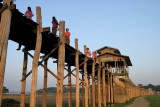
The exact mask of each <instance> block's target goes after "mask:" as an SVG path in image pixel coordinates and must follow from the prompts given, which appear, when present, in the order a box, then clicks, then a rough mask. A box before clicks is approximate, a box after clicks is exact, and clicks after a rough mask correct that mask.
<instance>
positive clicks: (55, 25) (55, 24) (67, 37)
mask: <svg viewBox="0 0 160 107" xmlns="http://www.w3.org/2000/svg"><path fill="white" fill-rule="evenodd" d="M2 1H3V0H0V2H2ZM2 6H3V5H2ZM0 8H1V4H0ZM24 16H26V18H27V19H30V20H32V17H33V16H34V14H33V12H32V9H31V7H28V9H27V11H26V12H25V14H24ZM52 25H53V26H52V33H53V35H56V34H57V31H58V30H59V29H58V25H59V24H58V21H57V19H56V18H55V17H54V16H53V17H52ZM70 35H71V33H70V32H69V28H66V32H65V40H66V44H70ZM21 46H22V44H21V43H19V46H18V48H17V49H16V50H20V49H21Z"/></svg>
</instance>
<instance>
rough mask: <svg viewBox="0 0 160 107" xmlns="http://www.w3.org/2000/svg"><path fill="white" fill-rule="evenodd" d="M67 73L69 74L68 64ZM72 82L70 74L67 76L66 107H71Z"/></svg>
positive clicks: (69, 67)
mask: <svg viewBox="0 0 160 107" xmlns="http://www.w3.org/2000/svg"><path fill="white" fill-rule="evenodd" d="M68 72H69V73H70V72H71V66H70V65H69V64H68ZM71 86H72V81H71V74H69V75H68V107H72V87H71Z"/></svg>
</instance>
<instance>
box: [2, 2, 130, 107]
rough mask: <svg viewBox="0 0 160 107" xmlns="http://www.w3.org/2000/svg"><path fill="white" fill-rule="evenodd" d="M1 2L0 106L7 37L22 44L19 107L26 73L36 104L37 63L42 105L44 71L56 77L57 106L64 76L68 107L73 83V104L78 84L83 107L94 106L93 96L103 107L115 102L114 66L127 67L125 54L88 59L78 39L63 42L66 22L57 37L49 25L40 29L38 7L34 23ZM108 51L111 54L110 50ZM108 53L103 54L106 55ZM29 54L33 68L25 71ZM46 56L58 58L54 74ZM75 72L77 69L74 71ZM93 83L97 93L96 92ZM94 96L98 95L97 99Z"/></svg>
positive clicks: (45, 92) (11, 4)
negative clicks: (41, 75)
mask: <svg viewBox="0 0 160 107" xmlns="http://www.w3.org/2000/svg"><path fill="white" fill-rule="evenodd" d="M3 4H4V5H3V8H1V10H0V14H1V17H0V19H1V22H0V106H1V100H2V91H3V82H4V73H5V65H6V54H7V45H8V40H12V41H14V42H17V43H20V44H22V45H23V46H24V47H25V48H24V49H23V52H24V62H23V75H22V80H21V82H22V86H21V103H20V106H21V107H24V103H25V87H26V78H27V77H28V76H29V75H32V83H31V97H30V107H35V106H36V86H37V67H38V66H42V67H43V68H44V90H43V107H46V96H47V91H46V90H47V72H48V73H50V74H51V75H52V76H54V77H55V78H56V79H57V94H56V107H62V102H63V101H62V99H63V86H64V85H63V80H64V79H65V78H67V77H68V85H65V86H68V90H69V94H68V98H69V102H68V104H69V107H71V86H76V107H79V103H80V102H79V101H80V99H79V87H80V86H81V87H82V103H83V105H85V107H88V104H91V103H92V106H93V107H95V103H96V99H97V100H98V101H97V103H98V107H101V103H103V104H104V106H106V103H114V86H113V82H114V71H115V72H116V69H117V68H118V66H117V64H119V65H121V67H122V66H124V67H123V69H125V67H126V66H127V67H128V66H131V65H132V64H131V62H130V59H128V58H129V57H128V56H122V55H118V54H116V53H115V54H113V53H112V55H113V56H114V57H115V56H117V57H116V58H120V57H123V59H124V60H123V61H119V60H118V59H117V60H113V61H111V62H109V61H108V62H107V61H103V60H102V59H103V57H101V56H104V55H99V56H98V63H96V62H95V60H94V57H93V58H89V57H87V56H86V46H85V45H84V54H83V53H82V52H80V51H79V49H78V39H75V48H74V47H72V46H70V45H68V44H66V43H65V38H64V37H65V21H60V25H59V37H57V36H56V35H53V34H52V33H51V32H50V28H49V27H47V28H42V16H41V8H40V7H36V17H37V22H34V21H32V20H30V19H27V18H26V17H24V16H23V14H22V13H21V12H19V11H18V9H16V5H15V4H13V2H12V0H4V3H3ZM31 50H34V55H32V54H31V53H30V51H31ZM40 53H42V54H44V56H43V58H42V60H40V61H39V56H40ZM108 54H109V55H110V56H111V53H108ZM108 54H107V53H105V55H108ZM28 56H30V57H31V58H33V62H32V70H30V71H29V72H28V73H27V61H28ZM49 58H55V59H57V62H56V63H57V67H58V70H57V75H56V74H55V73H54V72H53V71H51V70H50V69H48V68H47V61H48V59H49ZM116 61H117V62H116ZM127 61H128V62H127ZM113 62H116V63H113ZM123 62H125V63H123ZM65 63H67V66H68V68H65V65H64V64H65ZM71 66H75V69H73V70H71ZM113 68H114V69H113ZM64 70H66V71H67V72H68V74H67V75H64ZM74 71H75V72H76V73H75V74H74ZM79 73H81V74H82V78H80V77H79ZM71 75H73V76H74V77H76V84H75V85H74V84H71ZM90 77H92V92H91V86H90V79H91V78H90ZM101 78H102V79H101ZM96 80H97V81H96ZM101 81H102V85H101ZM96 84H97V91H98V93H97V92H96V91H95V90H96V88H95V87H96ZM101 86H102V87H101ZM101 89H102V90H103V91H102V92H103V94H102V93H101ZM84 90H85V91H84ZM91 95H92V98H91ZM95 96H98V97H97V98H96V97H95ZM102 98H103V99H102ZM106 98H107V99H106Z"/></svg>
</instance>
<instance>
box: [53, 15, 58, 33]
mask: <svg viewBox="0 0 160 107" xmlns="http://www.w3.org/2000/svg"><path fill="white" fill-rule="evenodd" d="M52 24H53V26H52V33H53V34H54V35H56V33H57V29H58V21H57V19H56V18H55V17H54V16H53V17H52Z"/></svg>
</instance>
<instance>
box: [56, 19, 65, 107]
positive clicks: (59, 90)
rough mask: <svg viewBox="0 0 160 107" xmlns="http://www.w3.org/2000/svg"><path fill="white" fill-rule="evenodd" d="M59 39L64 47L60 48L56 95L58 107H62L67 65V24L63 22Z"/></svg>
mask: <svg viewBox="0 0 160 107" xmlns="http://www.w3.org/2000/svg"><path fill="white" fill-rule="evenodd" d="M59 37H60V40H61V41H62V45H60V46H59V48H58V72H57V76H58V77H59V78H60V80H57V94H56V107H62V100H63V78H64V63H65V44H64V43H65V38H64V37H65V22H64V21H61V22H60V26H59Z"/></svg>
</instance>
